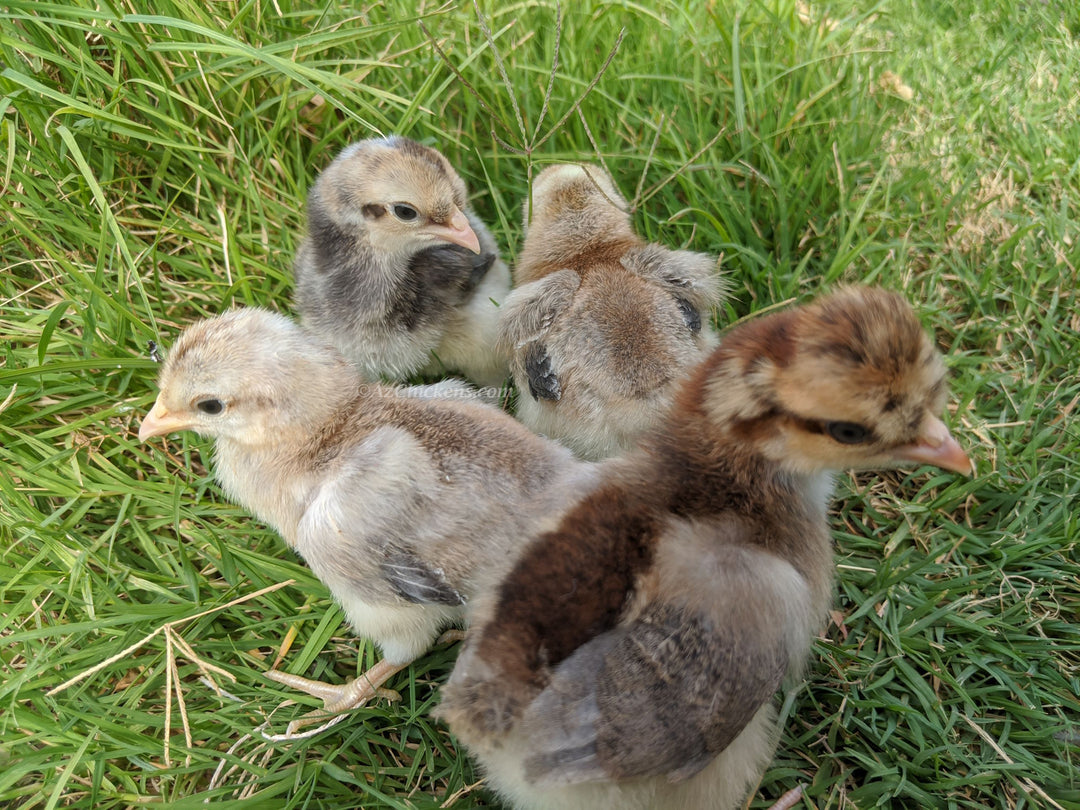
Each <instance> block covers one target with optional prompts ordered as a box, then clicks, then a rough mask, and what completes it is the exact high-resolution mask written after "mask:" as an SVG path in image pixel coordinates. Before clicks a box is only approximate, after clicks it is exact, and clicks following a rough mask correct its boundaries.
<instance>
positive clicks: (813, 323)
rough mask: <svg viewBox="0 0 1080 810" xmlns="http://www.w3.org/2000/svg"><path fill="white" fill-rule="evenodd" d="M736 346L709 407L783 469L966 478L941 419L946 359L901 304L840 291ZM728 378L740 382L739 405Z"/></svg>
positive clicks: (762, 325) (748, 329) (776, 319)
mask: <svg viewBox="0 0 1080 810" xmlns="http://www.w3.org/2000/svg"><path fill="white" fill-rule="evenodd" d="M729 340H730V342H729ZM729 340H725V345H726V346H727V347H728V350H729V356H730V357H731V358H732V359H730V360H729V361H728V363H727V365H726V368H725V369H724V370H725V372H726V373H723V374H720V375H718V376H717V377H715V378H714V379H713V381H712V384H711V386H710V393H709V398H710V402H711V405H712V407H714V408H715V409H717V410H718V411H722V412H725V413H732V412H733V411H734V415H735V420H734V422H733V424H734V425H735V427H734V430H736V431H737V432H739V433H741V434H742V435H743V436H745V437H747V438H750V439H751V440H753V441H754V442H756V443H757V444H758V446H759V447H760V448H761V450H762V452H764V453H765V455H767V456H769V457H771V458H774V459H775V460H777V461H780V462H781V463H782V464H783V465H784V466H786V467H788V468H791V469H793V470H797V471H800V472H806V473H812V472H816V471H820V470H826V469H832V470H840V469H860V468H882V467H893V466H898V465H901V464H903V463H905V462H920V463H926V464H934V465H936V466H939V467H943V468H945V469H949V470H954V471H957V472H962V473H965V474H967V473H969V472H970V471H971V462H970V460H969V459H968V457H967V455H966V454H965V453H964V451H963V450H962V449H961V448H960V445H959V444H958V443H957V442H956V440H955V439H954V438H953V437H952V435H951V434H950V433H949V430H948V429H947V428H946V426H945V424H944V423H943V422H942V421H941V419H940V416H939V414H941V412H942V410H943V408H944V405H945V398H946V396H947V393H948V390H947V386H946V381H945V366H944V363H943V362H942V359H941V355H940V354H939V353H938V351H937V350H936V349H935V348H934V346H933V345H932V343H931V342H930V339H929V337H928V336H927V334H926V333H925V331H924V330H923V328H922V326H921V325H920V324H919V321H918V319H917V318H916V316H915V313H914V311H913V310H912V308H911V306H910V305H909V304H908V303H907V302H906V301H904V299H903V298H901V297H900V296H899V295H896V294H895V293H891V292H887V291H885V290H881V289H877V288H870V287H848V288H843V289H841V290H839V291H838V292H836V293H834V294H832V295H829V296H827V297H825V298H823V299H820V300H818V301H817V302H815V303H813V304H810V305H808V306H806V307H801V308H796V309H793V310H790V311H787V312H781V313H777V314H775V315H772V316H769V317H766V318H762V319H760V320H758V321H754V322H751V323H749V324H747V325H746V326H744V327H741V328H740V329H738V330H736V331H735V332H733V333H732V334H731V336H730V338H729ZM733 371H734V376H738V377H739V378H741V381H742V382H743V383H744V385H742V386H739V390H740V391H741V393H740V394H737V395H735V396H732V390H733V389H732V387H731V386H730V382H731V377H732V376H733V374H732V372H733Z"/></svg>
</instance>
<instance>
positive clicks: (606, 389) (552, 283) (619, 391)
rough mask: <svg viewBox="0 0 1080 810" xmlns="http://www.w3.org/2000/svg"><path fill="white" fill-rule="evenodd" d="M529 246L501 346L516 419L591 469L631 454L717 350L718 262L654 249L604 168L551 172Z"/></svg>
mask: <svg viewBox="0 0 1080 810" xmlns="http://www.w3.org/2000/svg"><path fill="white" fill-rule="evenodd" d="M525 224H526V238H525V244H524V246H523V248H522V251H521V255H520V256H519V257H518V263H517V266H516V267H515V268H514V280H515V285H516V286H515V288H514V290H513V292H512V293H511V294H510V296H509V297H508V298H507V299H506V303H505V304H504V305H503V308H502V315H501V316H500V319H499V340H500V345H501V346H502V347H503V350H504V351H505V352H506V353H508V354H509V355H510V357H511V361H510V366H511V370H512V372H513V375H514V381H515V383H516V384H517V388H518V392H519V399H518V411H517V415H518V418H519V419H520V420H521V421H522V422H524V423H525V424H526V425H528V426H529V427H531V428H532V429H533V430H535V431H537V432H538V433H542V434H544V435H545V436H550V437H552V438H555V439H558V440H559V441H561V442H563V443H565V444H566V445H567V446H569V447H570V448H571V449H572V450H574V452H576V453H577V454H579V455H580V456H581V457H583V458H588V459H600V458H605V457H607V456H611V455H614V454H616V453H618V452H620V451H622V450H625V449H627V448H629V447H631V446H632V445H633V443H634V441H635V440H636V439H637V437H638V436H639V435H640V434H641V433H642V432H643V431H645V430H647V429H648V428H649V427H650V426H651V425H652V424H653V423H654V422H656V421H657V419H659V417H660V416H661V415H662V414H663V412H664V410H665V409H666V408H667V406H668V404H669V403H670V401H671V396H672V394H673V392H674V390H675V385H676V382H677V381H678V380H679V378H680V377H681V376H682V375H683V374H684V373H685V372H686V371H687V370H688V369H689V368H690V367H691V366H693V364H695V363H696V362H698V361H699V360H701V359H702V358H703V357H704V356H705V353H706V352H707V350H708V349H709V348H711V347H712V346H713V345H715V342H716V338H715V335H714V333H713V331H712V327H711V325H710V311H711V309H712V308H713V307H714V306H715V305H716V304H717V302H718V301H719V298H720V292H721V283H720V278H719V276H718V274H717V271H716V266H717V262H716V259H715V258H713V257H711V256H706V255H704V254H701V253H691V252H689V251H685V250H668V249H667V248H664V247H662V246H660V245H651V244H646V243H645V242H644V241H643V240H642V239H641V238H640V237H638V236H637V235H636V234H635V233H634V231H633V229H632V227H631V224H630V217H629V215H628V214H627V206H626V202H625V200H623V198H622V196H621V195H620V194H619V192H618V190H617V189H616V188H615V185H614V183H613V182H612V180H611V178H610V177H609V176H608V175H607V173H606V172H604V171H603V170H602V169H599V168H597V167H595V166H576V165H572V166H552V167H550V168H548V169H545V170H544V171H543V172H541V173H540V175H539V176H538V177H537V178H536V180H535V182H534V183H533V189H532V205H531V222H530V206H529V203H528V202H527V203H526V206H525Z"/></svg>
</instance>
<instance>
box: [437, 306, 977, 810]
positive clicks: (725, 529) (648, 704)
mask: <svg viewBox="0 0 1080 810" xmlns="http://www.w3.org/2000/svg"><path fill="white" fill-rule="evenodd" d="M945 396H946V385H945V370H944V367H943V365H942V361H941V357H940V356H939V354H938V353H937V352H936V351H935V349H934V347H933V346H932V345H931V342H930V340H929V339H928V338H927V336H926V335H925V333H924V332H923V330H922V329H921V327H920V325H919V322H918V320H917V319H916V317H915V315H914V313H913V312H912V310H911V308H910V307H909V306H908V305H907V304H906V303H905V302H904V301H903V300H902V299H901V298H900V297H899V296H897V295H895V294H893V293H889V292H885V291H882V290H879V289H872V288H848V289H843V290H841V291H839V292H837V293H835V294H833V295H830V296H828V297H826V298H823V299H821V300H819V301H818V302H816V303H813V304H811V305H808V306H804V307H798V308H795V309H791V310H787V311H784V312H779V313H776V314H773V315H770V316H767V317H763V318H761V319H759V320H754V321H751V322H749V323H746V324H745V325H742V326H740V327H738V328H736V329H734V330H732V331H731V332H730V333H729V334H728V336H727V337H726V338H724V340H723V342H722V343H721V345H720V347H719V348H717V349H716V350H715V351H714V352H713V353H712V354H711V355H710V356H709V358H708V359H707V360H705V361H704V362H703V363H701V364H700V365H699V366H698V367H697V368H696V369H695V370H694V371H693V373H692V374H691V376H690V377H689V378H688V379H687V380H686V381H685V382H684V383H683V384H682V386H681V388H680V391H679V393H678V395H677V397H676V399H675V402H674V405H673V407H672V409H671V411H670V413H669V414H668V415H667V417H666V419H665V421H664V422H663V423H662V424H661V425H660V426H659V427H658V429H657V430H656V431H655V432H652V433H651V434H650V435H649V436H648V437H646V439H645V440H643V442H642V445H641V446H640V448H639V449H637V450H636V451H634V452H633V453H632V454H630V455H628V456H626V457H625V458H622V459H618V460H614V461H610V462H608V463H607V464H606V465H605V467H604V468H603V472H602V476H601V480H600V483H599V484H598V485H597V486H596V487H595V488H594V489H593V490H592V491H591V493H589V494H587V495H586V496H585V497H584V498H583V499H582V500H581V501H579V502H578V504H577V505H576V506H575V507H573V508H572V509H571V510H570V511H568V512H567V513H566V514H565V515H564V517H563V520H562V522H561V524H560V525H559V527H558V528H557V529H556V530H555V531H543V532H541V533H540V534H539V535H538V537H537V539H536V540H534V541H533V542H532V544H531V545H530V546H529V548H528V549H527V551H526V552H525V553H524V554H523V555H522V556H521V558H520V559H519V560H518V562H517V564H516V565H515V567H514V568H513V570H512V572H511V573H510V574H509V575H508V576H507V578H506V579H505V580H504V582H503V583H502V585H501V586H500V588H499V589H498V591H497V592H496V593H495V594H494V595H493V596H492V597H491V598H490V599H487V598H485V599H482V600H478V601H476V602H474V604H473V606H472V608H471V611H472V612H473V616H472V618H471V621H472V623H473V629H472V630H471V631H470V638H469V640H468V641H467V642H466V647H465V650H464V651H463V653H462V655H461V656H460V658H459V659H458V662H457V665H456V667H455V669H454V671H453V674H452V675H451V678H450V681H449V683H448V685H447V686H446V687H445V688H444V689H443V693H442V705H441V707H440V709H439V712H440V714H441V715H442V716H443V717H444V718H445V719H446V720H447V721H448V723H449V726H450V729H451V730H452V731H453V732H454V733H455V734H456V735H457V736H458V738H459V739H460V740H461V741H463V742H464V743H465V744H466V745H467V746H468V747H469V748H470V749H471V750H472V752H473V753H474V754H475V755H476V756H477V758H478V759H479V760H480V763H481V764H482V766H483V768H484V770H485V771H486V772H487V774H488V777H489V782H490V784H491V785H492V786H493V787H494V788H495V789H496V790H497V791H498V792H499V793H501V794H502V795H503V796H504V797H505V798H506V799H507V800H508V801H509V802H510V804H512V805H513V806H514V807H516V808H533V809H534V810H535V809H537V808H560V810H570V809H573V808H596V807H618V808H623V809H626V808H629V809H631V810H635V809H636V810H642V809H643V808H673V809H674V808H680V809H681V808H706V807H708V808H732V807H735V806H737V805H738V803H739V802H740V801H741V800H742V799H743V798H744V797H745V795H746V793H747V792H748V791H749V790H750V789H751V788H752V786H753V785H754V784H756V782H757V780H758V779H759V777H760V775H761V773H762V772H763V771H764V769H765V767H766V766H767V765H768V762H769V760H770V758H771V756H772V752H773V748H774V746H775V741H776V738H777V736H778V733H777V729H776V723H775V712H774V710H773V707H772V705H771V703H772V697H773V694H774V693H775V692H776V690H777V688H778V687H779V686H780V684H781V682H782V680H783V679H784V678H785V677H787V678H795V677H798V676H799V674H800V671H801V670H802V668H803V665H804V662H805V660H806V658H807V652H808V650H809V647H810V644H811V641H812V639H813V637H814V635H815V634H816V633H817V632H818V630H819V628H820V627H821V626H822V624H823V620H824V618H825V615H826V611H827V609H828V606H829V603H830V599H831V595H832V590H833V563H832V549H831V541H830V537H829V530H828V526H827V521H826V502H827V500H828V495H829V492H830V490H831V488H832V475H833V471H836V470H843V469H847V468H864V467H891V466H894V465H898V464H903V463H906V462H918V463H928V464H935V465H938V466H940V467H944V468H946V469H949V470H955V471H957V472H962V473H968V472H969V471H970V462H969V460H968V458H967V456H966V455H965V454H964V452H963V451H962V450H961V448H960V446H959V445H958V444H957V442H956V441H955V439H953V437H952V436H951V435H950V433H949V431H948V430H947V429H946V427H945V425H944V424H943V423H942V421H941V419H939V418H938V416H937V414H939V413H940V412H941V410H942V408H943V406H944V402H945ZM494 617H497V618H498V621H494V620H493V619H494Z"/></svg>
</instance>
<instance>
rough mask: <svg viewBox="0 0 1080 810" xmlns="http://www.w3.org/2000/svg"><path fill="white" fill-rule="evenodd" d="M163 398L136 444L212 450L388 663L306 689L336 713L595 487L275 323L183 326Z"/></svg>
mask: <svg viewBox="0 0 1080 810" xmlns="http://www.w3.org/2000/svg"><path fill="white" fill-rule="evenodd" d="M160 389H161V390H160V394H159V396H158V398H157V402H156V403H155V404H154V407H153V409H152V410H151V411H150V413H149V414H148V415H147V416H146V418H145V419H144V420H143V423H142V426H141V428H140V430H139V437H140V439H143V440H146V439H148V438H150V437H151V436H159V435H165V434H168V433H172V432H175V431H181V430H192V431H195V432H196V433H199V434H201V435H204V436H209V437H212V438H213V439H214V440H215V452H214V462H213V473H214V476H215V478H216V479H217V480H218V481H219V482H220V484H221V487H222V489H223V490H224V491H225V493H226V494H227V495H228V496H229V497H230V498H232V499H234V500H235V501H237V502H238V503H240V504H242V505H243V506H244V507H246V508H248V509H250V510H251V511H252V512H254V513H255V515H256V516H258V517H259V518H260V519H262V520H264V521H266V522H267V523H269V524H270V525H271V526H272V527H273V528H274V529H276V530H277V531H278V532H279V533H280V534H281V536H282V538H284V540H285V542H286V543H287V544H288V545H289V547H290V548H292V549H294V550H296V551H297V552H298V553H299V554H300V555H301V556H302V557H303V558H304V560H305V561H306V562H307V563H308V565H310V566H311V569H312V571H313V572H314V573H315V574H316V575H317V576H318V577H319V579H321V580H322V581H323V582H324V583H325V584H326V586H327V587H328V588H329V590H330V592H331V593H332V594H333V596H334V598H335V599H336V600H337V601H338V603H339V604H340V605H341V606H342V608H343V609H344V611H345V614H346V616H347V617H348V618H349V621H350V622H351V623H352V624H353V626H354V627H355V629H356V632H357V633H359V634H360V635H363V636H366V637H368V638H371V639H373V640H374V641H375V642H377V643H378V644H379V646H380V648H381V649H382V652H383V655H384V659H385V660H384V661H383V662H382V663H380V664H379V665H377V666H376V667H375V669H374V670H372V671H371V672H369V673H368V674H367V676H366V677H365V678H358V679H357V680H356V681H354V682H352V684H351V685H346V686H345V687H343V688H325V689H324V688H323V687H322V686H321V685H319V684H316V683H311V684H308V686H309V687H310V691H312V693H313V694H317V695H319V696H321V697H326V698H327V705H328V708H331V709H334V710H339V709H343V708H348V707H350V706H354V705H360V704H362V703H363V702H364V701H366V700H368V699H370V697H372V695H374V694H375V690H376V688H377V687H378V686H380V685H381V683H382V682H384V681H385V680H386V679H387V678H388V677H390V676H391V675H392V674H394V673H395V672H397V671H398V670H399V669H401V668H402V667H404V666H405V665H407V664H408V663H409V662H410V661H412V660H413V659H415V658H416V657H417V656H419V655H420V654H421V653H423V652H424V651H425V650H426V649H427V648H428V647H429V645H430V644H431V643H432V640H433V639H434V638H435V637H436V636H437V634H438V632H439V630H440V629H441V628H443V627H445V626H446V625H447V624H450V623H456V622H459V621H460V620H461V619H462V617H463V615H464V610H465V607H466V605H467V604H468V602H469V600H470V599H471V598H472V597H473V595H474V594H476V593H477V592H478V591H479V590H481V589H483V588H484V587H487V588H488V589H490V588H491V587H492V585H491V583H490V581H489V580H492V579H497V578H498V576H499V575H500V574H501V573H502V572H503V571H505V569H506V568H507V567H508V566H509V565H510V564H512V562H513V559H514V558H515V557H516V554H517V553H518V550H519V547H520V545H521V543H522V541H523V539H524V538H525V537H526V533H527V532H531V531H533V530H534V526H535V525H536V523H537V522H538V521H539V522H540V523H543V522H545V521H554V520H556V519H557V516H558V514H559V513H560V511H561V510H562V509H563V508H565V506H566V505H567V504H569V503H570V502H572V500H573V499H574V498H576V497H578V496H579V495H580V494H581V493H582V492H583V491H586V490H587V489H588V487H589V485H590V481H591V480H592V478H593V471H592V468H591V466H590V465H587V464H584V463H582V462H580V461H577V460H576V459H575V458H574V457H573V456H572V454H571V453H570V452H569V451H568V450H567V449H565V448H563V447H561V446H560V445H558V444H556V443H555V442H551V441H548V440H545V439H543V438H541V437H539V436H536V435H535V434H533V433H531V432H530V431H529V430H527V429H526V428H525V427H523V426H522V425H521V424H519V423H518V422H517V421H515V420H514V419H512V418H511V417H510V416H508V415H507V414H505V413H503V412H502V411H499V410H498V409H495V408H492V407H488V406H484V405H481V404H477V403H474V402H469V401H465V400H463V399H461V398H439V397H438V395H439V394H446V393H448V391H447V389H445V387H443V386H434V387H428V388H417V389H404V390H403V391H399V390H398V389H394V388H391V387H388V386H382V385H376V384H371V383H367V382H365V381H364V380H363V379H362V377H361V376H360V374H359V373H358V372H357V370H356V369H355V367H354V366H353V365H352V364H350V363H349V362H347V361H346V360H345V358H344V357H342V356H341V355H340V354H339V353H338V352H337V351H336V350H334V349H333V348H332V347H331V346H329V345H328V344H326V343H325V342H324V341H323V340H322V339H321V338H318V337H317V336H314V335H312V334H310V333H309V332H307V331H306V330H304V329H302V328H300V327H299V326H297V325H296V324H294V323H293V322H292V321H290V320H289V319H288V318H285V317H284V316H281V315H277V314H274V313H271V312H268V311H265V310H260V309H246V310H237V311H233V312H229V313H227V314H224V315H221V316H219V317H216V318H213V319H210V320H206V321H203V322H200V323H197V324H195V325H194V326H191V327H190V328H189V329H187V330H185V331H184V332H183V334H182V335H181V336H180V337H179V338H178V340H177V342H176V344H175V345H174V346H173V348H172V350H171V351H170V352H169V354H168V357H167V358H166V360H165V362H164V365H163V366H162V369H161V374H160ZM450 393H453V390H450ZM432 394H435V395H436V396H435V397H433V396H432ZM485 582H486V583H488V584H487V585H486V586H485V585H484V583H485ZM278 679H279V680H288V682H290V683H293V684H294V685H298V686H301V687H303V686H304V684H303V683H300V682H297V681H295V680H289V679H284V678H281V677H278Z"/></svg>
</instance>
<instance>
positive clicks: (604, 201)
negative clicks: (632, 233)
mask: <svg viewBox="0 0 1080 810" xmlns="http://www.w3.org/2000/svg"><path fill="white" fill-rule="evenodd" d="M523 222H524V224H525V227H526V231H529V230H530V229H532V230H539V229H541V228H553V229H554V230H555V233H554V234H552V236H554V237H555V238H556V239H557V238H558V237H559V236H560V232H565V233H566V234H567V235H568V236H569V235H573V236H574V237H577V238H588V237H589V236H592V235H598V236H606V237H610V236H612V235H620V234H621V232H622V231H625V230H629V228H630V218H629V214H628V213H627V204H626V200H625V199H623V196H622V195H621V194H620V193H619V190H618V189H617V188H616V187H615V183H614V181H613V180H612V179H611V176H610V175H609V174H608V173H607V172H606V171H604V170H603V169H601V168H600V167H598V166H589V165H579V164H559V165H556V166H549V167H548V168H546V169H544V170H543V171H542V172H540V174H538V175H537V176H536V179H535V180H533V184H532V195H531V197H530V199H527V200H526V201H525V215H524V219H523ZM612 232H614V234H613V233H612Z"/></svg>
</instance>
